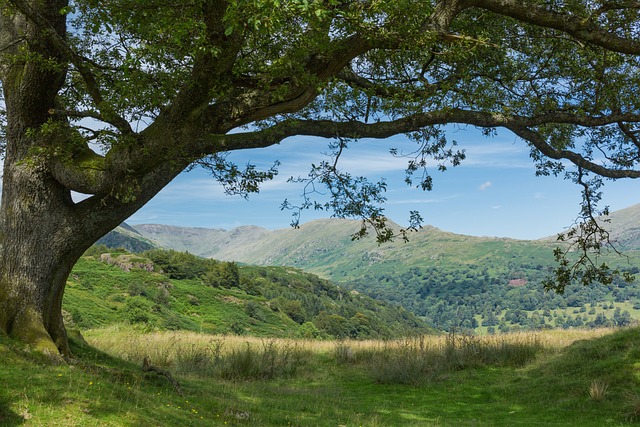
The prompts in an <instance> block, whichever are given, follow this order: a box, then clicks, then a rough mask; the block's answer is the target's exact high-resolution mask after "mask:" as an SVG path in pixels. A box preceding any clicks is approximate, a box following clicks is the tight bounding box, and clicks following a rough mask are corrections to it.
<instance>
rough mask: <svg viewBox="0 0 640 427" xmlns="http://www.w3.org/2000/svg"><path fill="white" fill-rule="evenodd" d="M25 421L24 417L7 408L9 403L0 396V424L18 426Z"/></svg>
mask: <svg viewBox="0 0 640 427" xmlns="http://www.w3.org/2000/svg"><path fill="white" fill-rule="evenodd" d="M24 421H25V419H24V417H22V416H20V415H18V414H16V413H15V412H13V410H11V409H10V408H9V404H8V403H7V402H6V401H5V400H4V397H3V396H0V426H5V427H12V426H19V425H21V424H23V423H24Z"/></svg>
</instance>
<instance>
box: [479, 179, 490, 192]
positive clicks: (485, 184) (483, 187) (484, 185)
mask: <svg viewBox="0 0 640 427" xmlns="http://www.w3.org/2000/svg"><path fill="white" fill-rule="evenodd" d="M491 185H492V184H491V181H485V182H483V183H482V184H480V186H479V187H478V190H480V191H484V190H486V189H487V188H489V187H491Z"/></svg>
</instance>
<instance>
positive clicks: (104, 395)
mask: <svg viewBox="0 0 640 427" xmlns="http://www.w3.org/2000/svg"><path fill="white" fill-rule="evenodd" d="M85 336H86V339H87V341H88V342H90V343H91V345H85V344H82V343H81V342H80V341H75V345H74V352H75V354H76V356H77V358H78V359H77V361H76V362H75V363H72V364H69V365H66V366H53V367H52V366H49V365H47V364H46V363H44V362H43V361H42V360H39V359H38V357H37V356H34V355H32V354H30V353H28V352H26V351H25V350H24V349H23V348H22V347H21V346H19V345H18V344H16V343H15V342H12V341H9V340H6V339H4V338H0V360H1V364H0V383H1V384H2V385H3V386H2V387H0V425H2V426H14V425H15V426H17V425H24V426H159V425H162V426H173V425H175V426H212V425H213V426H216V425H220V426H225V425H251V426H334V427H337V426H430V425H433V426H478V425H480V426H514V425H522V426H537V425H539V426H547V425H567V426H571V425H578V426H603V425H625V424H628V423H629V422H631V421H634V420H635V419H636V418H637V417H638V416H639V415H640V397H638V393H640V377H639V369H640V329H637V328H634V329H624V330H617V331H613V330H604V331H566V332H565V333H564V334H562V333H559V332H558V331H550V332H548V333H543V332H541V333H539V334H536V335H533V334H519V335H511V336H501V337H498V338H495V337H493V338H491V337H486V338H482V339H480V338H473V339H466V338H454V340H456V339H457V340H458V341H455V342H454V341H452V339H451V337H439V338H430V337H427V338H426V339H424V340H420V339H415V340H406V341H399V342H375V341H367V342H340V343H336V342H326V341H287V340H261V339H252V338H249V337H231V336H228V337H222V336H217V337H213V336H208V335H199V334H195V333H182V332H172V333H143V332H136V331H132V330H131V329H130V328H128V329H127V328H109V329H100V330H93V331H86V332H85ZM144 355H147V356H149V357H151V360H152V363H154V365H156V366H157V367H159V368H161V369H164V370H166V371H168V372H171V374H172V375H173V376H174V377H175V378H176V379H177V380H178V381H179V382H180V386H181V394H180V393H178V391H177V390H176V389H175V388H174V387H173V386H172V385H171V383H170V382H169V381H168V380H167V379H166V378H165V377H164V376H162V375H158V374H156V373H153V372H146V373H145V372H143V371H142V369H141V367H140V366H141V365H140V362H141V360H142V357H144ZM265 360H269V361H270V362H269V363H265V362H264V361H265ZM594 381H595V383H594ZM592 384H596V385H597V384H600V385H601V386H602V387H601V388H606V391H602V390H600V394H598V393H596V392H597V390H595V391H594V387H595V386H592ZM590 389H591V391H592V394H593V396H590V394H589V391H590Z"/></svg>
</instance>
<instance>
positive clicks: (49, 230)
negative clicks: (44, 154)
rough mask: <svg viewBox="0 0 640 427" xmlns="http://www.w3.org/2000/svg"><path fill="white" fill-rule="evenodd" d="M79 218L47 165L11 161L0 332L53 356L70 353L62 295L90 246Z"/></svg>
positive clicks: (0, 253)
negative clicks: (73, 271) (70, 276)
mask: <svg viewBox="0 0 640 427" xmlns="http://www.w3.org/2000/svg"><path fill="white" fill-rule="evenodd" d="M79 223H80V222H79V221H75V218H74V210H73V202H72V200H71V196H70V192H69V191H68V190H66V189H64V188H63V187H62V186H60V185H59V184H58V183H57V182H55V181H54V180H53V179H51V178H50V177H47V173H46V171H45V170H44V168H42V167H40V166H38V165H33V164H29V162H7V163H6V165H5V171H4V181H3V190H2V209H1V215H0V243H1V245H0V307H2V308H3V310H2V311H1V312H0V331H3V332H5V333H7V334H9V335H10V336H12V337H16V338H19V339H20V340H23V341H25V342H27V343H30V344H32V345H33V346H34V347H35V349H36V350H38V351H41V352H43V353H48V354H50V355H51V356H52V357H56V358H57V357H59V356H58V354H61V355H63V356H65V357H66V356H69V354H70V353H69V346H68V343H67V336H66V331H65V328H64V325H63V322H62V314H61V308H62V296H63V293H64V288H65V284H66V281H67V278H68V276H69V273H70V271H71V268H72V267H73V265H74V263H75V262H76V261H77V260H78V258H79V257H80V256H81V255H82V253H83V251H84V250H86V248H87V247H88V246H90V245H91V244H92V242H90V241H85V242H83V241H82V239H83V238H84V236H85V233H83V232H82V230H79V229H78V228H79V227H78V224H79Z"/></svg>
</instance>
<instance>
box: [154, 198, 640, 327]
mask: <svg viewBox="0 0 640 427" xmlns="http://www.w3.org/2000/svg"><path fill="white" fill-rule="evenodd" d="M639 212H640V207H639V206H635V207H632V208H630V209H628V210H623V211H619V212H616V213H614V214H612V218H611V219H612V220H611V224H610V225H611V227H612V236H614V237H615V239H617V241H620V242H621V241H623V240H624V239H626V240H624V241H625V242H627V247H631V246H633V243H632V242H634V237H633V236H634V235H633V230H634V226H633V224H634V221H635V219H634V218H636V214H638V213H639ZM359 225H360V224H359V222H357V221H347V220H337V219H331V220H318V221H312V222H309V223H307V224H304V225H302V226H301V227H300V228H299V229H284V230H276V231H273V232H265V231H264V230H261V231H260V232H259V234H258V235H256V238H255V239H254V240H253V241H251V244H246V243H243V241H244V242H246V241H249V240H248V239H247V238H246V235H244V234H242V233H236V234H238V235H239V234H242V235H243V238H242V239H241V241H240V240H236V241H234V240H233V239H229V238H227V239H226V240H225V242H224V244H220V245H218V246H217V248H218V249H217V250H216V251H215V256H216V257H219V258H221V259H227V260H236V261H242V262H246V263H251V264H259V265H282V266H287V265H290V266H294V267H297V268H301V269H303V270H305V271H310V272H313V273H315V274H318V275H320V276H322V277H325V278H328V279H330V280H332V281H334V282H336V283H340V284H341V285H342V286H345V287H347V288H350V289H355V290H357V291H359V292H362V293H366V294H367V295H369V296H372V297H374V298H376V299H379V300H383V301H390V302H393V303H396V304H400V305H402V306H403V307H404V308H406V309H407V310H409V311H412V312H413V313H415V314H417V315H418V316H421V317H422V318H424V319H425V320H426V321H427V322H428V323H429V325H431V326H432V327H434V328H436V329H438V330H445V331H448V330H452V329H453V328H457V329H460V328H463V329H473V330H475V331H477V332H482V333H485V332H495V331H502V332H506V331H510V330H522V329H526V330H529V329H540V328H556V327H560V328H569V327H600V326H623V325H627V324H629V323H632V322H633V321H635V320H639V319H640V304H639V302H640V291H639V289H640V283H634V284H631V285H629V284H627V283H624V282H623V281H621V280H616V281H615V282H614V283H613V284H612V285H610V286H602V285H597V284H596V285H593V286H591V287H588V288H583V287H579V286H574V287H569V288H567V289H566V291H565V294H564V295H557V294H555V293H549V292H546V291H545V290H544V288H543V281H544V280H545V279H546V278H548V277H549V276H550V274H551V270H552V268H553V266H554V265H555V264H554V259H553V248H554V247H555V246H556V245H557V242H556V241H555V240H553V239H542V240H539V241H523V240H514V239H505V238H490V237H472V236H463V235H458V234H454V233H448V232H444V231H441V230H439V229H437V228H434V227H425V228H423V229H421V230H419V231H417V232H414V233H411V234H410V240H409V242H403V241H401V240H397V241H394V242H391V243H387V244H383V245H377V244H376V243H375V241H374V239H362V240H357V241H352V240H351V238H350V236H351V234H352V233H354V232H355V231H357V230H358V227H359ZM155 230H156V234H161V228H159V227H156V229H155ZM143 233H144V231H143ZM228 233H229V234H233V230H232V231H230V232H228ZM625 236H627V237H625ZM194 238H195V237H194ZM170 240H171V239H170V238H169V237H167V238H166V239H165V242H169V241H170ZM200 244H202V245H204V244H206V245H208V247H213V245H215V244H217V243H216V242H214V241H207V242H206V243H205V242H203V241H200ZM625 254H626V255H627V256H628V258H626V257H619V256H618V255H616V254H610V255H608V256H605V257H604V258H603V259H602V260H605V261H607V262H608V263H609V264H610V265H611V266H612V267H618V268H620V269H621V270H625V271H629V272H632V273H637V272H638V271H639V267H640V255H639V254H640V253H639V252H638V251H626V253H625Z"/></svg>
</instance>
